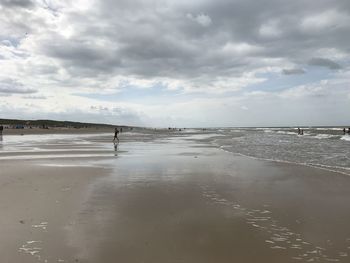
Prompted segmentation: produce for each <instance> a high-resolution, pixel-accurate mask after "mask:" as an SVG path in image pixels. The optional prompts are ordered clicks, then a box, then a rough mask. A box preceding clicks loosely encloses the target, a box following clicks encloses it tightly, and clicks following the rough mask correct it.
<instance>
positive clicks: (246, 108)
mask: <svg viewBox="0 0 350 263" xmlns="http://www.w3.org/2000/svg"><path fill="white" fill-rule="evenodd" d="M0 14H1V15H0V118H19V119H55V120H71V121H82V122H98V123H110V124H120V125H137V126H147V127H168V126H171V127H235V126H311V125H329V126H332V125H350V114H349V110H350V1H349V0H317V1H314V0H293V1H290V0H285V1H284V0H258V1H257V0H215V1H214V0H211V1H209V0H191V1H189V0H135V1H133V0H75V1H70V0H60V1H55V0H0Z"/></svg>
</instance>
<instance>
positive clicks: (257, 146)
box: [210, 127, 350, 175]
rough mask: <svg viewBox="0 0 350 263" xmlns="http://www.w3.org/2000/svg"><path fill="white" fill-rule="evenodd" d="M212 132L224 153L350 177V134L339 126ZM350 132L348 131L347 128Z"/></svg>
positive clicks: (214, 140)
mask: <svg viewBox="0 0 350 263" xmlns="http://www.w3.org/2000/svg"><path fill="white" fill-rule="evenodd" d="M302 129H303V131H304V135H298V130H297V128H286V127H281V128H219V129H210V131H211V132H212V133H213V134H217V135H218V136H213V137H211V138H210V141H211V143H212V144H214V145H216V146H217V147H220V148H221V149H222V150H224V151H228V152H232V153H236V154H239V155H244V156H248V157H252V158H257V159H263V160H271V161H276V162H285V163H297V164H302V165H307V166H312V167H317V168H320V169H325V170H329V171H334V172H338V173H342V174H346V175H350V135H349V134H345V135H344V133H343V128H339V127H334V128H333V127H309V128H302ZM346 130H347V131H348V129H347V128H346Z"/></svg>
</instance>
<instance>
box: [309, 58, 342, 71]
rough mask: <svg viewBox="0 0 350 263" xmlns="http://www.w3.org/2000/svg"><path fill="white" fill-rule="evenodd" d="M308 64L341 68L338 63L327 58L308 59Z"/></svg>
mask: <svg viewBox="0 0 350 263" xmlns="http://www.w3.org/2000/svg"><path fill="white" fill-rule="evenodd" d="M309 65H311V66H319V67H326V68H329V69H341V68H342V67H341V66H340V65H339V64H338V63H336V62H334V61H332V60H330V59H327V58H312V59H311V60H310V61H309Z"/></svg>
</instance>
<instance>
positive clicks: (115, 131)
mask: <svg viewBox="0 0 350 263" xmlns="http://www.w3.org/2000/svg"><path fill="white" fill-rule="evenodd" d="M118 133H119V131H118V128H115V130H114V139H113V142H115V140H117V142H118V143H119V139H118Z"/></svg>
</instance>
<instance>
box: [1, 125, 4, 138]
mask: <svg viewBox="0 0 350 263" xmlns="http://www.w3.org/2000/svg"><path fill="white" fill-rule="evenodd" d="M3 130H4V126H2V125H0V136H2V132H3Z"/></svg>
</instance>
